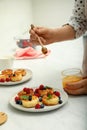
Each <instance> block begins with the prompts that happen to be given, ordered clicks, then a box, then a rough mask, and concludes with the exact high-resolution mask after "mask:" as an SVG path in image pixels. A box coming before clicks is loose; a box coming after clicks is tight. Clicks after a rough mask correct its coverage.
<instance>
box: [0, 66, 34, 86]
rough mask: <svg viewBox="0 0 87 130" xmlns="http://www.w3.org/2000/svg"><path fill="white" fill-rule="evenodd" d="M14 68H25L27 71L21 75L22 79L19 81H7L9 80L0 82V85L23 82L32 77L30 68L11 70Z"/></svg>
mask: <svg viewBox="0 0 87 130" xmlns="http://www.w3.org/2000/svg"><path fill="white" fill-rule="evenodd" d="M16 69H25V70H26V72H27V74H26V75H25V76H24V77H23V79H22V80H21V81H17V82H11V81H9V82H4V83H2V82H0V86H1V85H2V86H12V85H17V84H21V83H24V82H26V81H28V80H30V79H31V78H32V75H33V73H32V71H31V69H27V68H12V70H16Z"/></svg>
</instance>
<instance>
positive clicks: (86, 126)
mask: <svg viewBox="0 0 87 130" xmlns="http://www.w3.org/2000/svg"><path fill="white" fill-rule="evenodd" d="M72 43H73V44H72ZM80 43H81V44H80ZM62 44H63V43H59V45H57V44H54V45H49V46H48V48H49V49H51V54H50V55H49V56H48V57H46V58H43V59H32V60H15V61H14V65H13V67H14V68H18V67H23V68H29V69H31V70H32V72H33V76H32V79H31V80H30V81H28V82H26V83H23V84H19V85H16V86H0V111H4V112H6V113H7V114H8V120H7V122H6V123H5V124H3V125H1V126H0V130H29V129H30V130H37V129H38V130H87V96H69V100H68V103H66V105H64V106H63V107H61V108H60V109H57V110H54V111H50V112H43V113H29V112H23V111H19V110H17V109H15V108H13V107H12V106H11V105H10V104H9V100H10V98H11V97H12V96H13V94H14V93H16V92H18V91H19V90H21V89H22V88H23V87H26V86H36V85H39V84H45V85H50V86H53V87H57V88H59V89H62V83H61V71H62V70H63V69H65V68H68V67H69V68H70V67H79V68H81V63H82V54H83V52H82V41H81V40H76V41H69V42H66V43H65V44H63V45H62ZM10 50H11V49H10Z"/></svg>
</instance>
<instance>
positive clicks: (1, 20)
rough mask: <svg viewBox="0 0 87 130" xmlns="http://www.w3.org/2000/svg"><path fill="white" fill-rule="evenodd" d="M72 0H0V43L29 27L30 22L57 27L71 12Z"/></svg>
mask: <svg viewBox="0 0 87 130" xmlns="http://www.w3.org/2000/svg"><path fill="white" fill-rule="evenodd" d="M72 7H73V0H51V1H50V0H0V43H1V44H2V45H7V44H8V43H10V42H12V41H11V40H13V37H15V36H17V35H20V34H22V33H24V32H26V30H28V29H29V27H30V24H31V23H33V24H35V25H42V26H49V27H57V26H61V25H62V24H64V23H66V22H67V21H68V19H69V17H70V15H71V13H72ZM11 44H12V43H11Z"/></svg>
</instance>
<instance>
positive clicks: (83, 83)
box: [66, 79, 87, 90]
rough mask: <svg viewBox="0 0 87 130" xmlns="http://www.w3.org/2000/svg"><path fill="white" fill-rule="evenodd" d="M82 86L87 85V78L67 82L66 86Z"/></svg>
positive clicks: (73, 87) (71, 87)
mask: <svg viewBox="0 0 87 130" xmlns="http://www.w3.org/2000/svg"><path fill="white" fill-rule="evenodd" d="M84 86H87V79H83V80H80V81H78V82H74V83H67V85H66V88H68V89H73V90H75V89H79V88H82V87H84Z"/></svg>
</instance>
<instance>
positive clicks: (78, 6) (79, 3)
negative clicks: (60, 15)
mask: <svg viewBox="0 0 87 130" xmlns="http://www.w3.org/2000/svg"><path fill="white" fill-rule="evenodd" d="M85 7H87V3H85V0H75V4H74V9H73V11H72V13H73V14H72V16H71V17H70V20H69V25H71V26H72V27H73V28H74V30H75V31H76V36H75V37H76V38H78V37H80V36H82V35H83V34H84V33H85V32H86V31H87V18H86V16H85Z"/></svg>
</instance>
